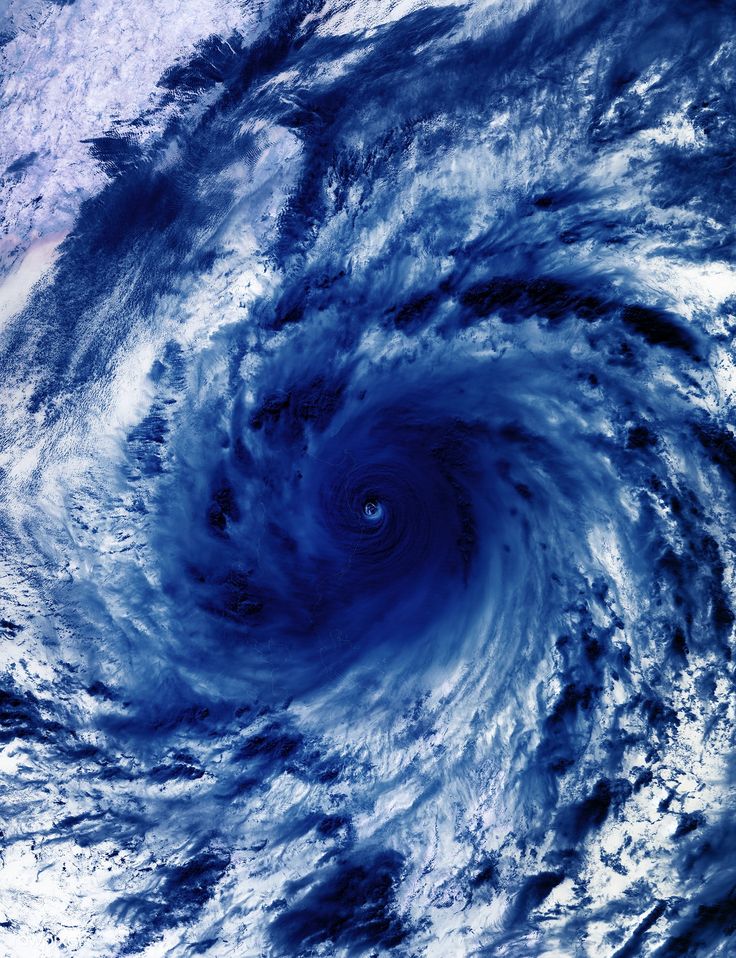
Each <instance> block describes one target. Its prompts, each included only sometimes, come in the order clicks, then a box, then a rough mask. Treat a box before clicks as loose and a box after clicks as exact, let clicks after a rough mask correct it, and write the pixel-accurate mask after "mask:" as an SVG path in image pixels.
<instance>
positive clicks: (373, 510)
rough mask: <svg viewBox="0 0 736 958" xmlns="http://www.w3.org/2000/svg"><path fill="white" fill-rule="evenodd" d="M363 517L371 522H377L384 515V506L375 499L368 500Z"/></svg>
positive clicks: (364, 504) (364, 505) (364, 506)
mask: <svg viewBox="0 0 736 958" xmlns="http://www.w3.org/2000/svg"><path fill="white" fill-rule="evenodd" d="M363 515H364V516H365V517H366V519H369V520H370V521H371V522H377V521H378V520H379V519H380V518H381V516H382V515H383V506H382V505H381V504H380V502H376V500H375V499H366V501H365V502H364V503H363Z"/></svg>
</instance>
